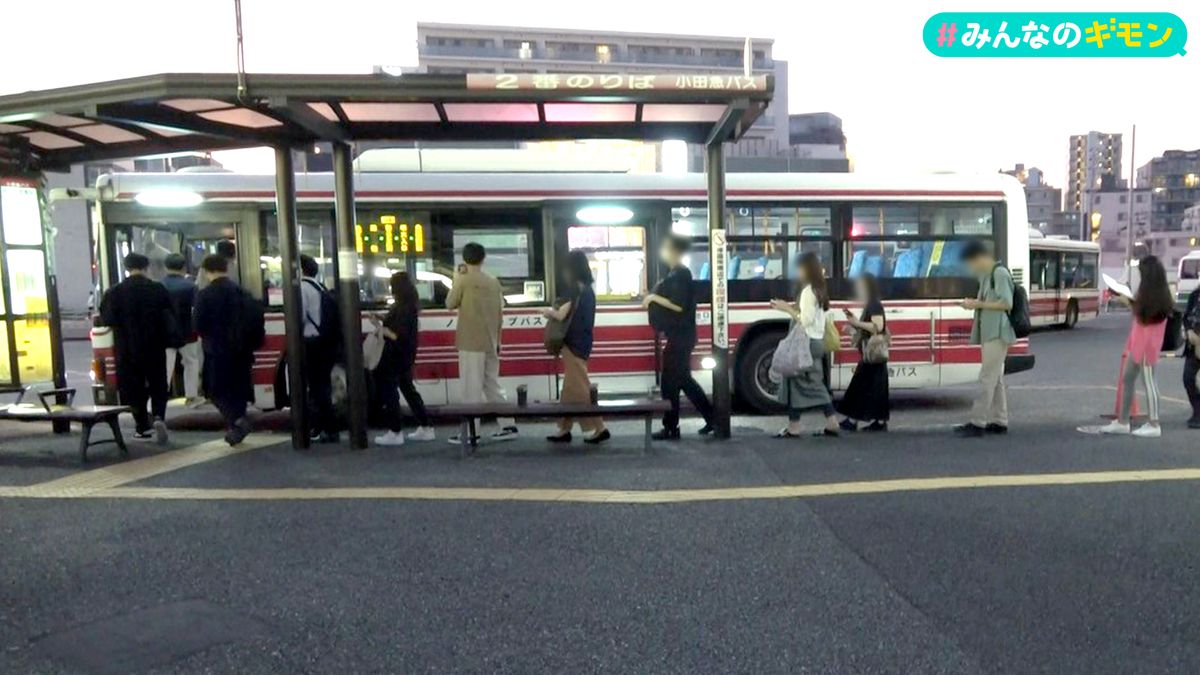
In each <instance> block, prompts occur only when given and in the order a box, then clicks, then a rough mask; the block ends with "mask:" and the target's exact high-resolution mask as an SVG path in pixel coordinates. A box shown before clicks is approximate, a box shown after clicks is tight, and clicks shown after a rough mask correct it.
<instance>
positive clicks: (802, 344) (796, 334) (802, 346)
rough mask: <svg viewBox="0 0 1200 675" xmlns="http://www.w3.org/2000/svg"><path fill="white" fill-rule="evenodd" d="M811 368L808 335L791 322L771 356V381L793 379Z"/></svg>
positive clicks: (811, 358) (795, 322)
mask: <svg viewBox="0 0 1200 675" xmlns="http://www.w3.org/2000/svg"><path fill="white" fill-rule="evenodd" d="M812 366H813V357H812V349H811V348H810V347H809V346H808V333H807V332H805V330H804V327H803V326H801V325H800V322H799V321H793V322H792V327H791V329H790V330H788V334H787V335H786V336H785V337H784V338H783V339H782V340H780V341H779V344H778V345H776V346H775V353H774V354H773V355H772V356H771V369H770V371H769V375H770V378H771V381H772V382H782V381H783V379H784V378H785V377H795V376H797V375H799V374H800V373H801V372H802V371H805V370H808V369H809V368H812Z"/></svg>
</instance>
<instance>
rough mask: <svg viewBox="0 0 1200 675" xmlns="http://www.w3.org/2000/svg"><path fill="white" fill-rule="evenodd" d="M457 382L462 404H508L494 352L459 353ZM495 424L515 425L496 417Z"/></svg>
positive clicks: (506, 419)
mask: <svg viewBox="0 0 1200 675" xmlns="http://www.w3.org/2000/svg"><path fill="white" fill-rule="evenodd" d="M458 381H459V383H460V384H461V385H462V402H463V403H508V397H507V396H505V394H504V389H503V388H502V387H501V386H500V357H499V356H498V355H497V354H496V353H494V352H459V353H458ZM496 424H497V425H499V426H500V427H501V428H503V427H515V426H516V425H517V423H516V421H515V420H513V419H512V418H511V417H498V418H496Z"/></svg>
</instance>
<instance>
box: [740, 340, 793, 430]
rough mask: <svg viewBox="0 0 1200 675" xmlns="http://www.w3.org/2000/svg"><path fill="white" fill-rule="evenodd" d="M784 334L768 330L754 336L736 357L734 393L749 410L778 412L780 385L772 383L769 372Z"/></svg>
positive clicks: (781, 407) (780, 406) (780, 408)
mask: <svg viewBox="0 0 1200 675" xmlns="http://www.w3.org/2000/svg"><path fill="white" fill-rule="evenodd" d="M783 336H784V333H783V332H780V331H771V332H767V333H763V334H761V335H759V336H758V337H756V338H755V339H754V342H751V343H750V344H749V345H748V346H747V347H746V350H745V352H743V353H742V354H741V357H740V358H739V359H738V369H737V392H738V396H740V397H741V399H742V401H743V402H744V403H745V404H746V405H748V406H749V407H750V408H751V409H752V410H755V411H757V412H761V413H771V412H779V411H780V410H782V409H783V406H782V405H781V404H780V403H779V401H778V399H776V398H775V397H776V394H777V393H778V391H779V385H778V384H776V383H774V382H772V381H771V378H770V377H769V375H768V373H769V371H770V369H771V357H772V356H774V355H775V347H776V345H778V344H779V341H780V340H782V339H783Z"/></svg>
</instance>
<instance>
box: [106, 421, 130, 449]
mask: <svg viewBox="0 0 1200 675" xmlns="http://www.w3.org/2000/svg"><path fill="white" fill-rule="evenodd" d="M108 426H109V428H110V429H112V437H113V443H116V444H117V449H118V450H120V451H121V456H122V457H125V458H128V457H129V448H128V447H126V446H125V437H124V436H122V435H121V424H120V421H119V420H118V419H117V418H116V416H115V415H114V416H113V417H110V418H108Z"/></svg>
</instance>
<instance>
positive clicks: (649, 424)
mask: <svg viewBox="0 0 1200 675" xmlns="http://www.w3.org/2000/svg"><path fill="white" fill-rule="evenodd" d="M645 420H646V434H645V436H644V437H643V439H642V454H643V455H645V454H648V453H649V452H650V441H651V440H653V439H651V438H650V434H651V433H653V430H654V418H653V417H652V416H650V415H646V418H645Z"/></svg>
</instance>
